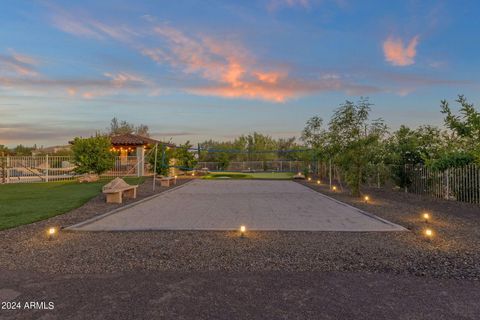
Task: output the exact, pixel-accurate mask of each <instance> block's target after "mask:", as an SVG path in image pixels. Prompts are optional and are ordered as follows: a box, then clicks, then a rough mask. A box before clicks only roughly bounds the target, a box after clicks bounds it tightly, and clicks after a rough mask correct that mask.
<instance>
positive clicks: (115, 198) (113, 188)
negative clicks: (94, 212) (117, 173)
mask: <svg viewBox="0 0 480 320" xmlns="http://www.w3.org/2000/svg"><path fill="white" fill-rule="evenodd" d="M137 188H138V186H132V185H129V184H128V183H126V182H125V181H124V180H123V179H121V178H115V179H113V180H112V181H110V182H109V183H107V184H106V185H104V186H103V188H102V192H103V194H105V196H106V197H107V203H122V201H123V197H124V196H125V198H130V199H135V198H137Z"/></svg>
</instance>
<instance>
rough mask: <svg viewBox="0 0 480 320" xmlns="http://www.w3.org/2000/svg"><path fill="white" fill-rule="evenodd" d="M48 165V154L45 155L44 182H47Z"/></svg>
mask: <svg viewBox="0 0 480 320" xmlns="http://www.w3.org/2000/svg"><path fill="white" fill-rule="evenodd" d="M49 167H50V165H49V163H48V154H47V155H46V156H45V182H48V168H49Z"/></svg>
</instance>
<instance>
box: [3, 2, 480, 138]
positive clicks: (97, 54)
mask: <svg viewBox="0 0 480 320" xmlns="http://www.w3.org/2000/svg"><path fill="white" fill-rule="evenodd" d="M0 6H1V7H0V144H7V145H10V146H12V145H16V144H19V143H23V144H28V145H30V144H34V143H36V144H37V145H45V146H46V145H55V144H65V143H66V141H68V140H69V139H71V138H72V137H74V136H79V135H81V136H88V135H90V134H93V133H95V131H97V130H104V129H105V128H106V127H107V126H108V124H109V121H110V119H111V118H112V117H114V116H116V117H118V118H119V119H124V120H127V121H129V122H133V123H137V124H139V123H143V124H147V125H148V126H149V127H150V129H151V132H152V135H153V136H154V137H157V138H162V139H165V140H169V139H172V140H173V141H174V142H177V143H181V142H184V141H185V140H191V141H193V142H197V141H202V140H205V139H210V138H213V139H218V140H228V139H231V138H233V137H235V136H237V135H239V134H242V133H248V132H253V131H259V132H263V133H267V134H270V135H272V136H275V137H286V136H297V137H298V136H299V135H300V132H301V130H302V128H303V126H304V123H305V121H306V120H307V119H308V118H309V117H311V116H313V115H320V116H321V117H323V118H325V119H328V118H329V117H330V115H331V113H332V110H333V109H334V108H336V107H337V106H338V105H339V104H340V103H342V102H343V101H345V99H349V100H357V99H358V98H359V97H360V96H368V97H369V98H370V100H371V102H372V103H374V104H375V106H374V107H373V112H372V116H373V117H382V118H384V119H385V121H386V122H387V124H388V125H389V126H390V127H391V128H393V129H395V128H397V127H398V126H399V125H400V124H407V125H409V126H412V127H416V126H418V125H421V124H426V123H429V124H435V125H441V123H442V115H441V114H440V112H439V104H440V100H441V99H448V100H453V99H455V97H456V95H457V94H459V93H463V94H465V95H466V96H467V98H468V99H469V100H471V101H472V102H474V103H475V102H478V101H479V98H480V94H479V92H480V91H479V89H480V83H479V79H478V74H479V71H480V59H479V58H478V52H479V49H480V43H479V42H478V35H479V34H480V23H479V21H478V19H477V17H476V14H477V13H478V12H480V4H479V3H478V2H477V1H408V0H406V1H373V0H372V1H353V0H336V1H328V0H323V1H322V0H318V1H315V0H264V1H90V0H87V1H85V0H84V1H81V2H80V1H78V2H77V1H47V0H45V1H4V2H2V4H1V5H0Z"/></svg>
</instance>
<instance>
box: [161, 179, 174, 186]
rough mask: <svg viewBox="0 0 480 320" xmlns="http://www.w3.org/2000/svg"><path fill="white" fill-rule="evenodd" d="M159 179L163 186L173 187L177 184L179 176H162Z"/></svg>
mask: <svg viewBox="0 0 480 320" xmlns="http://www.w3.org/2000/svg"><path fill="white" fill-rule="evenodd" d="M159 180H160V185H161V186H162V187H171V186H173V185H175V184H177V178H175V177H161V178H159Z"/></svg>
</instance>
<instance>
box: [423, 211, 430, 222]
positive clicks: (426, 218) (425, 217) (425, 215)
mask: <svg viewBox="0 0 480 320" xmlns="http://www.w3.org/2000/svg"><path fill="white" fill-rule="evenodd" d="M422 216H423V219H424V220H425V223H428V221H429V220H430V214H428V213H426V212H425V213H424V214H423V215H422Z"/></svg>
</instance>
